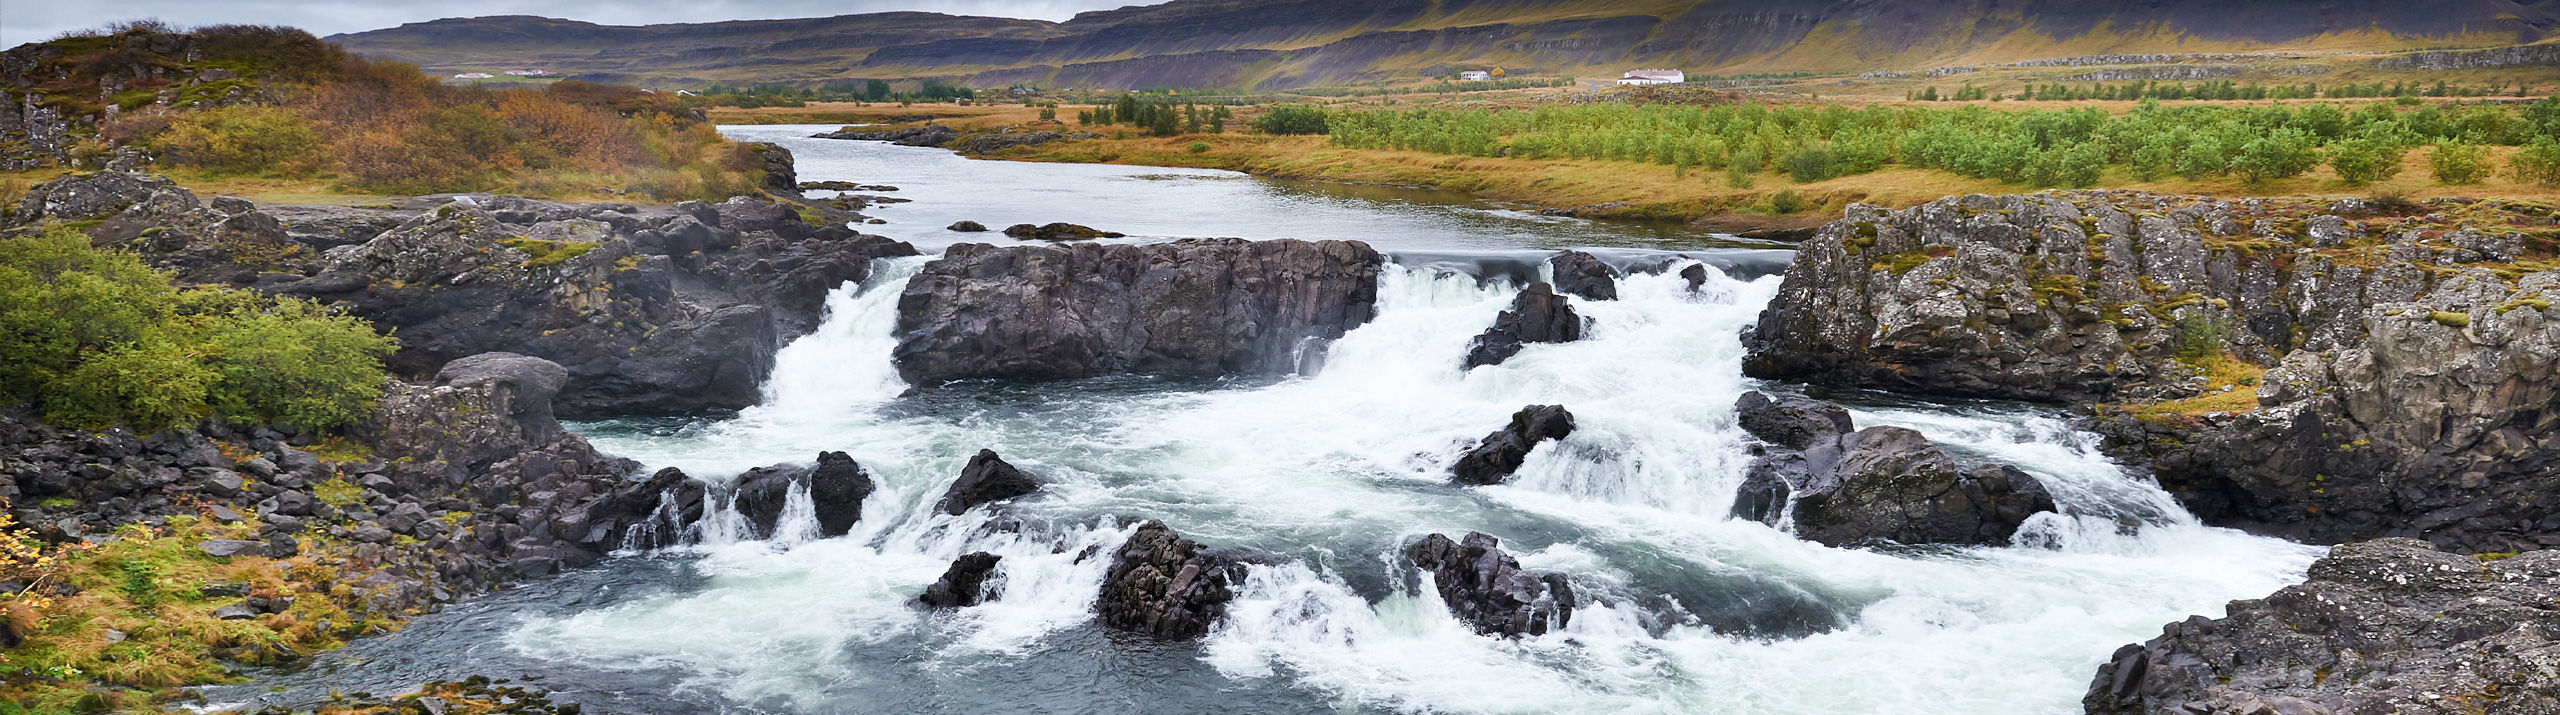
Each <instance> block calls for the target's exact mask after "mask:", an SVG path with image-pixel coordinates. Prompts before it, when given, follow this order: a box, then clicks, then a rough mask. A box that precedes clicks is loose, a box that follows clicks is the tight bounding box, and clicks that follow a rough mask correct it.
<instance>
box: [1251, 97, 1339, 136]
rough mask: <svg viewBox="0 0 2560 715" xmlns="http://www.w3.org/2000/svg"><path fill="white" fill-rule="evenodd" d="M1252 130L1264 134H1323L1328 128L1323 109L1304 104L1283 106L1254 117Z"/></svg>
mask: <svg viewBox="0 0 2560 715" xmlns="http://www.w3.org/2000/svg"><path fill="white" fill-rule="evenodd" d="M1253 130H1254V131H1257V132H1262V133H1264V134H1324V133H1327V132H1328V131H1330V128H1329V127H1328V126H1327V122H1326V117H1325V113H1324V110H1323V109H1319V108H1316V107H1310V106H1307V105H1304V104H1283V105H1279V106H1275V107H1272V108H1271V109H1269V110H1268V111H1264V112H1263V113H1262V116H1260V117H1255V118H1254V120H1253Z"/></svg>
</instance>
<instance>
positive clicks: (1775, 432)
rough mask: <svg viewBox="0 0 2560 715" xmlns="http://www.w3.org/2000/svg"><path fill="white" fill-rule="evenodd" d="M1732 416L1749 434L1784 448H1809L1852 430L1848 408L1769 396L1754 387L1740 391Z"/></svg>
mask: <svg viewBox="0 0 2560 715" xmlns="http://www.w3.org/2000/svg"><path fill="white" fill-rule="evenodd" d="M1734 418H1735V420H1736V421H1737V422H1739V423H1741V425H1742V429H1743V431H1745V432H1749V433H1751V436H1753V437H1758V438H1760V439H1762V440H1764V441H1767V442H1768V443H1770V444H1774V445H1778V446H1781V447H1786V448H1788V449H1805V448H1809V447H1812V446H1813V445H1814V444H1815V443H1817V442H1820V441H1823V440H1828V439H1833V438H1836V437H1838V436H1840V435H1844V434H1848V433H1849V432H1851V431H1853V430H1854V427H1853V426H1852V423H1851V421H1850V419H1849V411H1848V410H1846V409H1843V408H1841V407H1840V406H1839V405H1835V404H1831V403H1828V402H1823V401H1821V400H1816V399H1812V398H1807V397H1798V396H1794V395H1782V396H1779V397H1776V398H1771V397H1769V396H1768V395H1764V394H1761V393H1760V392H1759V391H1756V390H1755V391H1751V392H1745V393H1742V399H1741V400H1739V401H1736V402H1735V403H1734Z"/></svg>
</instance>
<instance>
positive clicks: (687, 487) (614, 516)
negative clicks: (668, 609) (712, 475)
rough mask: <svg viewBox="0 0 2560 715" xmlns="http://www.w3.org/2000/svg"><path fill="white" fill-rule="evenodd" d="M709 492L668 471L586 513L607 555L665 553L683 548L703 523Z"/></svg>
mask: <svg viewBox="0 0 2560 715" xmlns="http://www.w3.org/2000/svg"><path fill="white" fill-rule="evenodd" d="M708 497H709V490H708V489H706V488H705V487H704V486H703V484H702V482H699V481H695V480H694V479H693V478H692V477H689V476H686V475H685V473H684V471H683V470H680V469H676V468H675V467H667V468H664V469H660V470H658V471H657V472H656V473H655V474H652V475H650V477H649V479H648V480H647V481H644V482H641V483H639V484H628V485H624V486H622V487H621V488H619V489H616V490H615V491H614V492H613V493H612V495H611V496H609V497H608V498H606V499H602V500H599V501H598V502H597V503H596V505H595V506H594V507H591V508H590V509H589V510H588V512H587V523H588V524H590V525H591V526H590V529H591V530H592V531H593V532H594V533H595V534H596V536H597V538H596V540H595V541H596V545H597V546H599V547H601V548H604V549H617V548H635V549H663V548H667V547H670V546H675V545H677V544H681V543H684V541H685V539H686V538H687V537H688V536H689V535H690V534H689V532H690V530H691V529H692V527H693V525H695V524H698V523H700V522H701V521H702V514H703V509H704V507H705V505H706V504H707V501H706V500H707V499H708Z"/></svg>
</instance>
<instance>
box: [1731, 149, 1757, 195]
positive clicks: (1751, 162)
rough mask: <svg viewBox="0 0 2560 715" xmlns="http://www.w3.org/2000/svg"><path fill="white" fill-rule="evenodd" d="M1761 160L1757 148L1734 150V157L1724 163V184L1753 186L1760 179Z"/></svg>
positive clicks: (1738, 186) (1737, 187)
mask: <svg viewBox="0 0 2560 715" xmlns="http://www.w3.org/2000/svg"><path fill="white" fill-rule="evenodd" d="M1760 162H1761V159H1760V150H1759V149H1757V148H1753V147H1744V148H1743V149H1742V150H1740V151H1736V152H1734V153H1733V158H1732V159H1730V160H1727V161H1726V162H1725V165H1724V185H1725V186H1729V187H1733V188H1736V189H1748V188H1751V185H1752V184H1753V183H1755V182H1757V181H1758V180H1759V177H1760Z"/></svg>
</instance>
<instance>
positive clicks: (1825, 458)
mask: <svg viewBox="0 0 2560 715" xmlns="http://www.w3.org/2000/svg"><path fill="white" fill-rule="evenodd" d="M1735 411H1736V413H1737V417H1738V421H1739V422H1740V423H1741V424H1742V426H1743V428H1744V429H1745V430H1746V431H1749V432H1751V433H1752V435H1753V436H1755V437H1759V438H1760V439H1762V440H1764V441H1767V442H1769V443H1770V444H1771V445H1774V446H1776V447H1778V448H1779V449H1776V450H1767V449H1764V450H1763V454H1762V456H1761V458H1760V459H1759V460H1758V461H1756V462H1755V463H1754V464H1753V465H1752V468H1751V472H1750V474H1749V475H1748V476H1747V477H1745V478H1744V481H1743V485H1742V488H1741V489H1740V490H1739V491H1738V492H1737V493H1736V494H1735V498H1734V514H1735V516H1737V517H1740V518H1746V519H1752V520H1755V521H1761V522H1764V523H1771V522H1774V521H1775V520H1776V519H1777V517H1778V516H1779V515H1780V514H1782V513H1786V511H1787V510H1786V506H1787V505H1788V504H1789V503H1792V504H1793V505H1794V507H1795V508H1794V510H1793V514H1794V521H1795V532H1796V534H1797V535H1798V536H1801V537H1803V538H1806V539H1809V540H1812V541H1817V542H1821V543H1823V544H1825V545H1828V546H1853V545H1858V544H1864V543H1872V542H1877V541H1891V542H1895V543H1902V544H1965V545H1976V544H1980V545H1992V544H2006V543H2009V538H2010V536H2012V535H2014V534H2015V533H2017V530H2018V526H2019V525H2020V524H2023V523H2025V522H2026V520H2027V518H2028V517H2031V516H2034V515H2036V514H2038V513H2041V512H2048V511H2053V510H2054V503H2053V496H2052V495H2051V494H2049V493H2047V492H2046V491H2045V488H2044V483H2043V482H2040V481H2037V480H2036V478H2035V477H2034V476H2031V475H2029V474H2027V473H2025V472H2021V471H2018V470H2017V469H2015V468H2013V467H2009V466H2006V465H1975V466H1964V465H1960V464H1958V463H1957V462H1956V461H1955V460H1953V459H1951V458H1948V457H1947V455H1946V454H1945V453H1944V452H1941V451H1939V449H1938V447H1937V445H1935V444H1932V443H1930V442H1929V438H1928V437H1925V436H1923V435H1921V434H1920V433H1919V432H1916V431H1913V430H1910V429H1906V428H1902V427H1891V426H1879V427H1869V428H1866V429H1863V430H1858V431H1855V432H1851V431H1849V430H1850V428H1851V427H1853V426H1854V425H1853V424H1852V423H1851V421H1850V419H1849V414H1848V411H1847V410H1844V409H1841V408H1840V407H1839V406H1838V405H1833V404H1830V403H1827V402H1822V401H1819V400H1812V399H1807V398H1803V397H1793V396H1787V397H1778V398H1771V397H1769V396H1767V395H1764V394H1761V393H1758V392H1748V393H1744V394H1743V396H1742V398H1741V399H1740V400H1739V401H1737V404H1736V410H1735Z"/></svg>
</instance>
